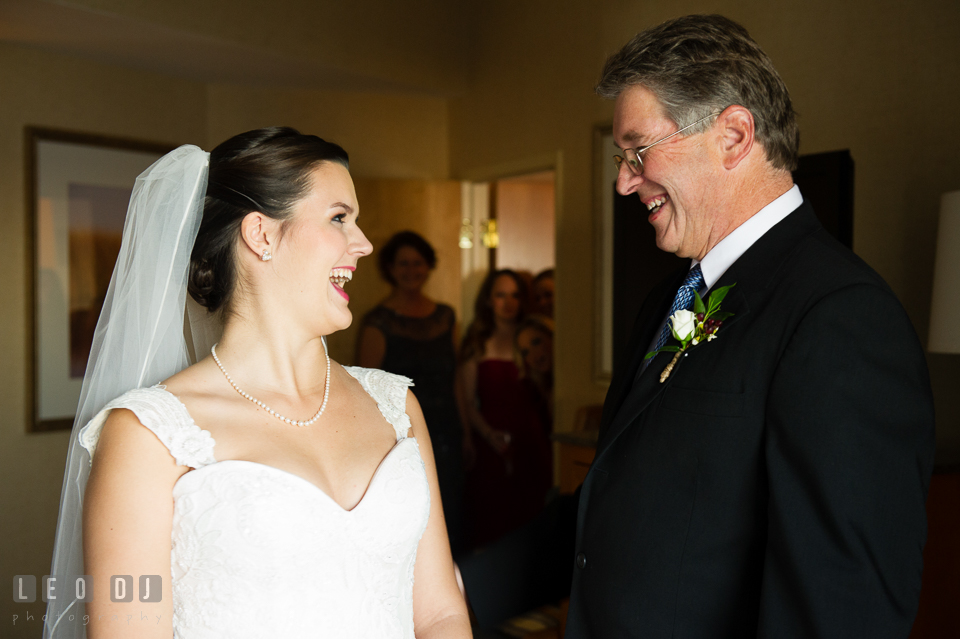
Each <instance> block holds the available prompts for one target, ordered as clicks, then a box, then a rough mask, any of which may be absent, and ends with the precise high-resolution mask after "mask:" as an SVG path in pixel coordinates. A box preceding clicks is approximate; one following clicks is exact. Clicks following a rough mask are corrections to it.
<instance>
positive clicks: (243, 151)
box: [187, 127, 349, 312]
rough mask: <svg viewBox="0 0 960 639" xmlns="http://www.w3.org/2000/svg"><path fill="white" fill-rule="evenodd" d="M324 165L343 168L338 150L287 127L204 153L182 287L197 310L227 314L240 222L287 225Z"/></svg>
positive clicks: (235, 139) (240, 138)
mask: <svg viewBox="0 0 960 639" xmlns="http://www.w3.org/2000/svg"><path fill="white" fill-rule="evenodd" d="M324 162H335V163H337V164H340V165H341V166H343V167H344V168H349V165H348V156H347V152H346V151H344V150H343V149H342V148H341V147H340V146H338V145H336V144H333V143H332V142H327V141H325V140H323V139H321V138H318V137H317V136H315V135H304V134H302V133H300V132H299V131H297V130H296V129H291V128H289V127H270V128H266V129H257V130H255V131H248V132H246V133H241V134H240V135H236V136H234V137H232V138H230V139H229V140H227V141H226V142H224V143H222V144H221V145H219V146H218V147H217V148H215V149H214V150H213V151H211V152H210V173H209V178H208V182H207V194H206V198H205V200H204V203H203V218H202V220H201V222H200V231H199V232H198V233H197V239H196V242H195V243H194V245H193V252H192V253H191V254H190V276H189V280H188V283H187V290H188V291H189V293H190V296H191V297H192V298H193V299H194V300H196V301H197V303H198V304H200V305H201V306H203V307H205V308H206V309H207V310H208V311H210V312H214V311H218V310H229V306H230V300H231V298H232V295H233V292H234V290H235V286H236V283H237V279H238V278H237V261H236V260H237V256H236V247H237V240H238V238H239V237H240V223H241V222H242V221H243V218H244V217H246V216H247V214H248V213H251V212H253V211H259V212H260V213H263V214H264V215H266V216H267V217H270V218H273V219H275V220H280V221H282V222H286V221H287V220H289V219H290V216H291V215H292V209H293V205H294V204H296V203H297V202H298V201H299V200H301V199H303V198H304V197H306V196H307V194H308V192H309V190H310V186H311V184H310V179H311V175H312V174H313V171H314V169H316V168H317V167H318V166H319V165H320V164H322V163H324ZM282 228H283V227H281V229H282ZM281 232H282V230H281Z"/></svg>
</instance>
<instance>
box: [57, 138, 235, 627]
mask: <svg viewBox="0 0 960 639" xmlns="http://www.w3.org/2000/svg"><path fill="white" fill-rule="evenodd" d="M209 160H210V154H209V153H206V152H205V151H203V150H201V149H199V148H197V147H195V146H181V147H180V148H178V149H176V150H174V151H171V152H170V153H168V154H167V155H165V156H164V157H162V158H161V159H160V160H158V161H157V162H156V163H154V164H153V165H152V166H151V167H150V168H149V169H147V170H146V171H145V172H144V173H143V174H142V175H140V177H138V178H137V181H136V185H135V186H134V189H133V194H132V196H131V198H130V206H129V208H128V209H127V217H126V221H125V223H124V227H123V241H122V244H121V247H120V254H119V256H118V257H117V264H116V267H115V268H114V270H113V277H112V278H111V279H110V286H109V288H108V289H107V296H106V299H105V300H104V303H103V310H102V312H101V313H100V320H99V321H98V322H97V328H96V331H95V332H94V336H93V347H92V349H91V351H90V359H89V361H88V362H87V370H86V375H85V376H84V378H83V386H82V390H81V392H80V405H79V407H78V409H77V417H76V420H75V421H74V424H73V431H72V432H71V434H70V449H69V452H68V454H67V467H66V472H65V474H64V478H63V492H62V493H61V497H60V519H59V523H58V524H57V536H56V542H55V545H54V553H53V565H52V568H51V573H50V574H51V575H57V576H74V575H82V574H84V570H83V537H82V527H81V523H82V518H83V495H84V490H85V488H86V484H87V477H88V475H89V473H90V455H89V454H88V453H87V451H86V450H85V449H84V448H83V447H82V446H81V445H80V444H79V442H78V434H79V432H80V429H81V428H82V427H83V426H84V425H86V424H87V422H89V421H90V420H91V419H92V418H93V417H94V416H95V415H96V414H97V413H98V412H99V411H100V410H101V409H102V408H103V407H104V405H106V404H107V402H109V401H110V400H112V399H114V398H116V397H118V396H120V395H122V394H123V393H125V392H126V391H128V390H130V389H133V388H141V387H144V386H151V385H153V384H156V383H158V382H160V381H162V380H164V379H166V378H167V377H170V376H171V375H173V374H174V373H176V372H177V371H180V370H182V369H184V368H186V367H187V366H189V365H190V364H192V363H194V362H195V361H196V359H198V358H197V357H196V355H199V356H200V357H203V356H204V355H205V354H206V352H207V351H208V350H209V349H210V346H211V344H213V342H214V341H215V340H216V338H217V335H218V332H219V327H218V325H217V322H216V320H215V319H214V316H212V315H210V314H209V313H207V311H206V310H205V309H203V308H201V307H200V306H199V305H197V304H196V303H195V302H193V301H192V300H189V304H188V298H187V276H188V272H189V267H190V253H191V251H192V249H193V244H194V241H195V240H196V237H197V231H198V230H199V228H200V219H201V215H202V213H203V201H204V196H205V194H206V190H207V175H208V170H209ZM71 590H72V589H70V588H62V589H58V594H59V595H60V596H59V597H58V598H57V599H56V600H51V601H50V603H49V604H48V605H47V616H46V621H45V623H44V630H43V637H44V639H46V638H48V637H49V638H51V639H82V638H83V637H84V636H85V627H84V624H83V615H84V610H83V603H82V602H80V601H77V600H76V599H73V598H71V597H72V594H71Z"/></svg>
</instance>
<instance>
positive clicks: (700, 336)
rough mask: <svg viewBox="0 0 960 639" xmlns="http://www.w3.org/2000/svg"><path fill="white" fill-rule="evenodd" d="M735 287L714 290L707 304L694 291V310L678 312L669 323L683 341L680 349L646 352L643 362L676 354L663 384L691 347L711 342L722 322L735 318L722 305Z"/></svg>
mask: <svg viewBox="0 0 960 639" xmlns="http://www.w3.org/2000/svg"><path fill="white" fill-rule="evenodd" d="M734 286H736V283H734V284H731V285H730V286H722V287H720V288H718V289H717V290H715V291H713V292H712V293H710V297H709V298H708V299H709V301H708V302H707V303H706V304H704V303H703V300H702V299H700V295H698V294H697V293H696V291H694V293H693V296H694V298H693V310H692V311H687V310H679V311H677V312H675V313H674V314H673V315H671V316H670V318H669V319H668V320H667V321H668V322H669V323H670V331H671V332H672V333H673V337H674V339H676V340H677V341H678V342H680V346H672V345H671V346H664V347H663V348H660V349H658V350H655V351H653V352H650V353H647V356H646V357H644V359H650V358H651V357H656V356H657V355H658V354H659V353H662V352H664V351H666V352H669V353H676V355H674V356H673V360H672V361H671V362H670V363H669V364H667V367H666V368H664V369H663V373H661V375H660V383H661V384H662V383H663V382H665V381H667V378H668V377H670V373H671V372H673V367H674V366H676V365H677V362H678V361H679V360H680V355H681V354H682V353H684V352H685V351H686V350H687V349H688V348H690V347H692V346H696V345H697V344H699V343H700V342H712V341H713V340H715V339H716V338H717V331H718V330H720V326H721V325H722V324H723V321H724V320H725V319H727V318H728V317H732V316H733V313H728V312H726V311H721V310H720V302H722V301H723V298H725V297H726V296H727V293H728V292H729V291H730V289H731V288H733V287H734Z"/></svg>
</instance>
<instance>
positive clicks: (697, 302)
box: [693, 291, 707, 313]
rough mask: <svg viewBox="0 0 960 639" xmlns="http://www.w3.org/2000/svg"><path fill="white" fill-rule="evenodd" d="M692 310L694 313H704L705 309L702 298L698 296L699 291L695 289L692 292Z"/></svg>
mask: <svg viewBox="0 0 960 639" xmlns="http://www.w3.org/2000/svg"><path fill="white" fill-rule="evenodd" d="M693 312H694V313H706V312H707V309H706V307H704V305H703V298H702V297H700V293H697V292H696V291H694V292H693Z"/></svg>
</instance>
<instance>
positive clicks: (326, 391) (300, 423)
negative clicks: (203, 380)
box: [210, 344, 330, 426]
mask: <svg viewBox="0 0 960 639" xmlns="http://www.w3.org/2000/svg"><path fill="white" fill-rule="evenodd" d="M210 354H211V355H213V361H215V362H216V363H217V366H218V367H219V368H220V372H222V373H223V375H224V377H226V378H227V381H228V382H230V385H231V386H233V390H235V391H237V392H238V393H240V395H241V396H243V397H245V398H247V399H249V400H250V401H251V402H253V403H254V404H256V405H257V406H259V407H261V408H262V409H263V410H265V411H267V413H269V414H271V415H273V416H274V417H276V418H277V419H279V420H280V421H281V422H286V423H287V424H292V425H294V426H309V425H310V424H312V423H314V422H315V421H317V420H318V419H320V416H321V415H323V411H325V410H326V409H327V400H328V399H329V398H330V353H329V352H328V351H327V349H326V348H324V349H323V354H324V355H326V356H327V379H326V382H324V387H323V404H321V405H320V410H318V411H317V414H316V415H314V416H313V417H311V418H310V419H308V420H306V421H297V420H295V419H290V418H289V417H284V416H283V415H281V414H280V413H278V412H277V411H275V410H273V409H272V408H270V407H269V406H267V405H266V404H264V403H263V402H261V401H260V400H259V399H257V398H256V397H254V396H253V395H250V394H249V393H245V392H244V391H243V390H242V389H241V388H240V387H239V386H237V383H236V382H235V381H233V378H232V377H230V374H229V373H228V372H227V369H225V368H224V367H223V364H221V363H220V358H219V357H217V345H216V344H214V345H213V346H211V347H210Z"/></svg>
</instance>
